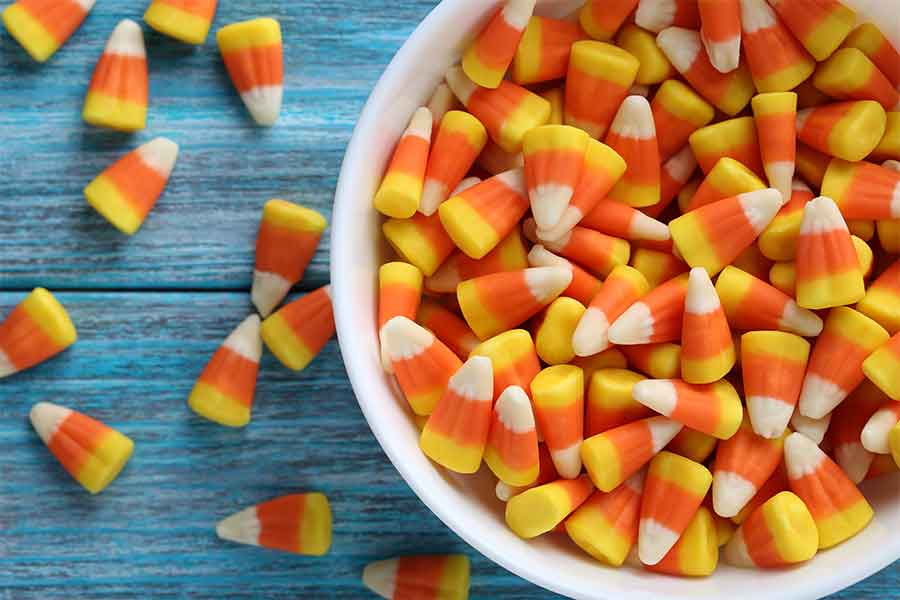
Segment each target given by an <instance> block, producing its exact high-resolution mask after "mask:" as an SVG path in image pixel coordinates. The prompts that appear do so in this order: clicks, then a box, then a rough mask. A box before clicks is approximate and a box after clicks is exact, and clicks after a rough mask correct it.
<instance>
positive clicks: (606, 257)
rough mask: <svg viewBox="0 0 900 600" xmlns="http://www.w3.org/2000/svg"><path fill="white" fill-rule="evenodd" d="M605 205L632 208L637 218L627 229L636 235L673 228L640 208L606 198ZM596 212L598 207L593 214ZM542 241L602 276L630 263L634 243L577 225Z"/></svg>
mask: <svg viewBox="0 0 900 600" xmlns="http://www.w3.org/2000/svg"><path fill="white" fill-rule="evenodd" d="M601 205H604V206H605V205H615V206H616V209H617V210H628V211H631V212H632V214H633V215H634V218H633V219H632V221H633V222H632V223H631V226H630V227H626V228H625V229H626V231H632V232H634V233H633V234H632V235H648V236H652V235H659V236H662V235H666V236H668V233H669V230H668V229H666V227H665V225H663V224H662V223H659V222H657V221H654V220H652V219H650V218H649V217H647V216H646V215H644V214H643V213H641V212H639V211H636V210H634V209H632V208H630V207H628V206H626V205H623V204H619V203H617V202H602V203H601ZM598 206H599V205H598ZM595 213H596V209H595V211H594V212H592V213H591V215H594V214H595ZM638 215H640V216H638ZM629 216H631V215H629ZM592 218H593V217H592ZM528 224H529V221H525V228H526V234H527V229H528ZM607 225H608V226H610V227H606V229H612V228H613V227H614V226H615V225H616V224H614V223H610V222H607ZM663 232H664V233H663ZM535 241H536V240H535ZM542 245H543V246H544V247H546V248H547V249H548V250H551V251H553V252H555V253H557V254H559V255H560V256H563V257H565V258H568V259H570V260H573V261H575V262H576V263H578V264H580V265H583V266H584V267H585V268H586V269H587V270H589V271H590V272H591V273H593V274H595V275H597V276H598V277H606V276H608V275H609V274H610V273H611V272H612V271H613V270H614V269H615V268H616V267H619V266H622V265H626V264H628V259H629V258H630V257H631V245H630V244H629V243H628V242H626V241H625V240H623V239H619V238H616V237H611V236H610V235H606V234H605V233H601V232H599V231H595V230H594V229H588V228H587V227H579V226H577V225H576V226H575V227H573V228H572V229H571V230H570V231H569V232H568V233H565V234H563V235H562V236H561V237H559V238H557V239H556V240H552V241H550V240H547V241H544V242H543V244H542Z"/></svg>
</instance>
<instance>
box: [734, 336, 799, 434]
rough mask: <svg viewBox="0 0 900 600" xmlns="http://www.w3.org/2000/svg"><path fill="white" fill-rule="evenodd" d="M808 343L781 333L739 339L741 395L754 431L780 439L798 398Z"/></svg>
mask: <svg viewBox="0 0 900 600" xmlns="http://www.w3.org/2000/svg"><path fill="white" fill-rule="evenodd" d="M809 348H810V345H809V342H807V341H806V340H804V339H803V338H801V337H800V336H797V335H794V334H791V333H785V332H782V331H751V332H748V333H745V334H744V335H743V336H741V369H742V372H743V382H744V396H745V398H746V399H747V412H748V413H749V416H750V422H751V424H752V426H753V431H755V432H756V434H757V435H760V436H762V437H764V438H768V439H775V438H778V437H780V436H781V435H782V434H783V433H784V430H785V428H786V427H787V425H788V422H789V421H790V419H791V415H792V414H793V413H794V408H795V406H796V405H797V401H798V400H799V398H800V390H801V389H802V387H803V377H804V374H805V372H806V363H807V361H808V359H809Z"/></svg>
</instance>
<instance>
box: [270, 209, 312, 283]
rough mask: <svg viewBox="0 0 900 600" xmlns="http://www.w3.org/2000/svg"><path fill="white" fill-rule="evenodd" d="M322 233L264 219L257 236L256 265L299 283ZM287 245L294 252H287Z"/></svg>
mask: <svg viewBox="0 0 900 600" xmlns="http://www.w3.org/2000/svg"><path fill="white" fill-rule="evenodd" d="M321 236H322V234H321V233H313V232H301V231H297V230H296V229H289V228H287V227H279V226H278V225H275V224H273V223H270V222H268V221H266V220H263V221H262V222H261V223H260V224H259V233H258V234H257V236H256V268H257V269H258V270H260V271H264V272H266V273H277V274H278V275H281V276H282V277H284V278H285V279H287V280H288V281H290V282H292V283H296V282H297V281H300V277H301V276H302V275H303V271H304V270H305V269H306V265H308V264H309V261H310V260H311V259H312V256H313V254H315V253H316V247H317V246H318V245H319V238H320V237H321ZM285 248H290V249H291V251H290V252H285V251H284V249H285Z"/></svg>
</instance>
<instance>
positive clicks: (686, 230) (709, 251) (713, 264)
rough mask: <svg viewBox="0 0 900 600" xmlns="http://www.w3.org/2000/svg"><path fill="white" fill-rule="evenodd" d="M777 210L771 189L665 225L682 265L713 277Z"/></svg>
mask: <svg viewBox="0 0 900 600" xmlns="http://www.w3.org/2000/svg"><path fill="white" fill-rule="evenodd" d="M779 208H781V193H780V192H779V191H778V190H776V189H772V188H768V189H764V190H758V191H755V192H748V193H745V194H739V195H737V196H732V197H730V198H726V199H724V200H719V201H718V202H713V203H712V204H708V205H706V206H703V207H701V208H699V209H697V210H695V211H692V212H690V213H688V214H686V215H682V216H681V217H678V218H677V219H675V220H674V221H672V222H671V223H669V230H670V231H671V233H672V241H673V242H674V243H675V247H676V248H677V249H678V252H679V254H680V255H681V256H682V257H683V258H684V260H685V262H687V264H689V265H690V266H692V267H704V268H705V269H706V270H707V272H709V274H710V275H715V274H716V273H718V272H719V271H721V270H722V269H723V268H725V267H726V266H727V265H728V264H729V263H731V262H732V261H733V260H734V259H735V258H737V257H738V255H740V254H741V252H743V251H744V250H745V249H746V248H747V247H748V246H750V244H752V243H753V241H754V240H756V238H757V237H758V236H759V234H760V233H762V231H763V229H765V228H766V226H767V225H768V224H769V223H770V222H771V221H772V219H773V218H774V217H775V213H776V212H778V209H779Z"/></svg>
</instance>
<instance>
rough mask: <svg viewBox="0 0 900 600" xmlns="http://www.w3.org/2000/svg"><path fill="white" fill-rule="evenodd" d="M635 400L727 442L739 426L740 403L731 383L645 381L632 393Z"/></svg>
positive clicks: (740, 415) (635, 386)
mask: <svg viewBox="0 0 900 600" xmlns="http://www.w3.org/2000/svg"><path fill="white" fill-rule="evenodd" d="M631 394H632V395H633V396H634V399H635V400H637V401H638V402H640V403H641V404H643V405H644V406H647V407H649V408H652V409H653V410H655V411H656V412H658V413H660V414H661V415H664V416H666V417H669V418H671V419H673V420H674V421H677V422H679V423H681V424H682V425H684V426H685V427H690V428H691V429H696V430H697V431H699V432H701V433H705V434H707V435H711V436H713V437H716V438H718V439H720V440H727V439H728V438H730V437H731V436H733V435H734V434H735V432H736V431H737V430H738V427H740V425H741V418H742V409H741V400H740V397H739V396H738V394H737V392H736V391H735V389H734V386H732V385H731V384H730V383H728V382H727V381H726V380H724V379H722V380H719V381H717V382H715V383H712V384H707V385H694V384H690V383H686V382H684V381H681V380H678V379H646V380H644V381H640V382H638V383H636V384H635V385H634V387H633V388H632V390H631Z"/></svg>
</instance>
